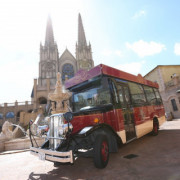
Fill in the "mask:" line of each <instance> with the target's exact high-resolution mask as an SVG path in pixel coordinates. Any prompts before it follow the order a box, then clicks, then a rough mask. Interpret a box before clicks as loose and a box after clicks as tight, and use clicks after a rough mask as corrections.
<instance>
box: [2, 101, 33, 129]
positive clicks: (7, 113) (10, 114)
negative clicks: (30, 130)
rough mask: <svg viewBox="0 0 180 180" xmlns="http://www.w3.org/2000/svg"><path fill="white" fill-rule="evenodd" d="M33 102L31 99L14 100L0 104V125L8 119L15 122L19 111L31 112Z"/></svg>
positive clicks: (17, 119) (17, 120)
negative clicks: (23, 100)
mask: <svg viewBox="0 0 180 180" xmlns="http://www.w3.org/2000/svg"><path fill="white" fill-rule="evenodd" d="M32 111H33V103H32V102H31V101H25V102H17V101H16V102H14V103H4V104H0V127H1V126H2V125H3V123H4V122H5V121H6V120H8V121H10V122H12V123H15V124H16V123H17V122H19V120H20V114H21V112H29V113H30V112H32Z"/></svg>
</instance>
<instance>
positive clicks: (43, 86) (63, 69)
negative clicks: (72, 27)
mask: <svg viewBox="0 0 180 180" xmlns="http://www.w3.org/2000/svg"><path fill="white" fill-rule="evenodd" d="M92 67H94V61H93V59H92V50H91V44H90V43H89V45H87V42H86V37H85V32H84V28H83V24H82V19H81V15H80V14H79V17H78V41H77V43H76V57H74V56H73V55H72V54H71V52H70V51H69V50H68V49H67V48H66V50H65V51H64V52H63V53H62V55H61V56H60V57H59V52H58V46H57V44H56V42H55V40H54V34H53V27H52V21H51V18H50V16H49V17H48V21H47V27H46V37H45V43H44V45H42V44H40V61H39V77H38V80H37V79H34V87H33V91H32V95H31V98H32V101H34V109H36V108H37V107H38V106H39V105H42V106H43V104H47V102H48V99H47V97H48V94H49V93H50V92H52V91H53V90H54V89H55V84H56V74H57V72H60V73H61V76H62V82H64V81H65V78H68V79H70V78H72V77H73V76H74V75H75V74H76V73H77V72H78V71H79V70H81V69H84V70H90V69H91V68H92Z"/></svg>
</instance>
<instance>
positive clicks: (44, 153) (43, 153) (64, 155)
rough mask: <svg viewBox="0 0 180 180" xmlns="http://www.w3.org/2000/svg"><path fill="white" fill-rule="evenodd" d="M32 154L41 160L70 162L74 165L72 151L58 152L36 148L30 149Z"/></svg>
mask: <svg viewBox="0 0 180 180" xmlns="http://www.w3.org/2000/svg"><path fill="white" fill-rule="evenodd" d="M30 153H31V154H32V155H35V156H39V159H41V160H49V161H54V162H62V163H66V162H70V163H73V153H72V150H71V151H67V152H58V151H52V150H46V149H40V148H35V147H30Z"/></svg>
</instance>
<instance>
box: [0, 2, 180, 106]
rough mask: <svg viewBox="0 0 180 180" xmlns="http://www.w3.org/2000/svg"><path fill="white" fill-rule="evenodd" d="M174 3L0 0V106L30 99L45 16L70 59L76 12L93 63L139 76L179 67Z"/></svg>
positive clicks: (178, 28) (179, 28)
mask: <svg viewBox="0 0 180 180" xmlns="http://www.w3.org/2000/svg"><path fill="white" fill-rule="evenodd" d="M179 7H180V2H179V1H178V0H171V1H162V0H158V1H157V0H151V1H149V0H136V1H132V0H126V1H124V0H0V26H1V28H0V84H1V86H0V103H3V102H14V101H15V100H18V101H25V100H30V94H31V90H32V87H33V79H34V78H37V77H38V63H39V44H40V42H42V43H44V39H45V28H46V21H47V17H48V14H49V13H50V15H51V18H52V21H53V29H54V37H55V40H56V42H57V44H58V49H59V53H60V55H61V54H62V53H63V51H64V50H65V48H66V47H67V48H68V49H69V50H70V51H71V52H72V54H73V55H75V43H76V41H77V25H78V23H77V19H78V13H79V12H80V13H81V15H82V20H83V25H84V29H85V34H86V39H87V41H90V42H91V45H92V51H93V59H94V62H95V65H98V64H100V63H103V64H106V65H109V66H112V67H115V68H119V69H121V70H124V71H127V72H129V73H132V74H135V75H137V74H138V73H141V74H142V75H145V74H146V73H148V72H149V71H150V70H152V69H153V68H154V67H156V66H157V65H167V64H179V62H180V61H179V60H180V36H179V32H180V21H179V17H180V11H179Z"/></svg>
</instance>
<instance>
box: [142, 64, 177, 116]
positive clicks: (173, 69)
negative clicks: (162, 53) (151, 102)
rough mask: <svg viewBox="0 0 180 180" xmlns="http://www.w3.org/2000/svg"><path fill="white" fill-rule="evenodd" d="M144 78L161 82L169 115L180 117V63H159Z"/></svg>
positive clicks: (160, 87)
mask: <svg viewBox="0 0 180 180" xmlns="http://www.w3.org/2000/svg"><path fill="white" fill-rule="evenodd" d="M144 78H146V79H148V80H151V81H154V82H157V83H158V84H159V91H160V94H161V97H162V100H163V104H164V107H165V111H166V114H167V116H172V117H173V118H180V65H159V66H157V67H155V68H154V69H153V70H152V71H150V72H149V73H148V74H146V75H145V76H144Z"/></svg>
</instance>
